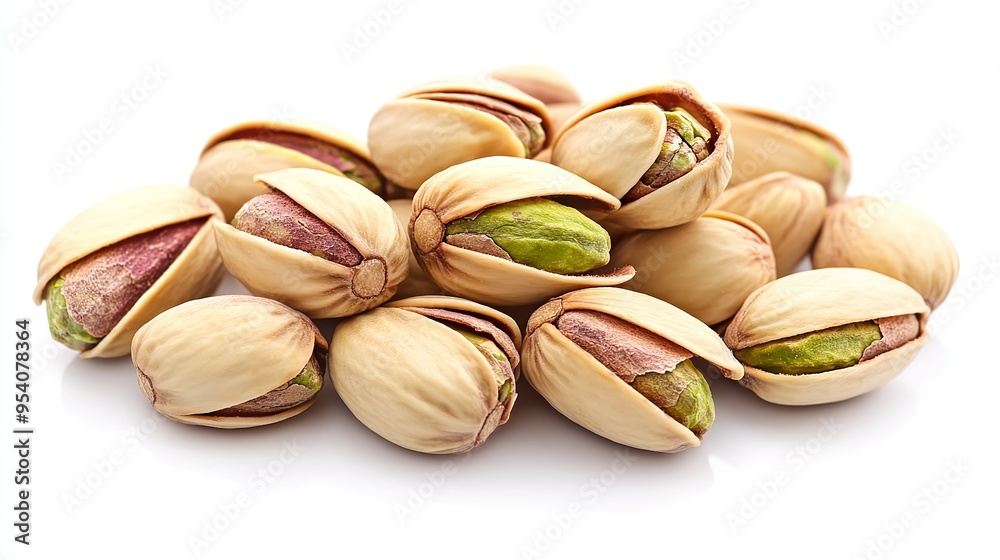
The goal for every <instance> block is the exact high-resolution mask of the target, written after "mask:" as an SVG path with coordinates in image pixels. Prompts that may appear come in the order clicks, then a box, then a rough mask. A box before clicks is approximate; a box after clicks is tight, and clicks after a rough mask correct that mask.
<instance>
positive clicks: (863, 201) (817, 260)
mask: <svg viewBox="0 0 1000 560" xmlns="http://www.w3.org/2000/svg"><path fill="white" fill-rule="evenodd" d="M812 260H813V266H814V267H816V268H828V267H834V266H850V267H856V268H867V269H868V270H874V271H875V272H881V273H882V274H885V275H886V276H889V277H892V278H895V279H896V280H901V281H903V282H905V283H906V284H909V285H910V286H912V287H913V289H914V290H916V291H917V292H919V293H920V295H922V296H923V298H924V301H926V302H927V305H928V306H929V307H930V308H931V309H934V308H936V307H937V306H939V305H941V303H942V302H943V301H944V300H945V298H947V297H948V292H950V291H951V287H952V285H954V284H955V279H956V278H957V277H958V253H957V252H956V251H955V246H954V245H953V244H952V242H951V239H950V238H949V237H948V234H947V233H945V231H944V230H943V229H941V226H939V225H938V224H937V222H935V221H934V220H933V219H931V218H930V216H928V215H927V214H924V213H923V212H921V211H920V210H917V209H916V208H914V207H912V206H910V205H908V204H906V203H905V202H901V201H899V200H894V199H888V198H879V197H873V196H858V197H851V198H845V199H842V200H841V201H840V202H838V203H836V204H834V205H832V206H830V207H829V208H827V209H826V219H825V220H824V221H823V229H822V231H821V232H820V235H819V239H817V240H816V245H815V247H813V253H812Z"/></svg>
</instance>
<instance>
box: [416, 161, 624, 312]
mask: <svg viewBox="0 0 1000 560" xmlns="http://www.w3.org/2000/svg"><path fill="white" fill-rule="evenodd" d="M535 198H548V199H555V200H557V201H559V202H566V203H567V204H570V205H575V206H577V207H580V208H581V209H584V210H585V211H586V210H595V211H597V212H606V211H609V210H611V209H614V208H615V207H617V204H618V202H617V200H616V199H615V198H614V197H612V196H610V195H608V194H607V193H605V192H604V191H602V190H601V189H599V188H597V187H595V186H594V185H591V184H590V183H588V182H587V181H585V180H583V179H581V178H579V177H577V176H575V175H573V174H572V173H569V172H567V171H565V170H562V169H560V168H558V167H556V166H554V165H551V164H547V163H543V162H539V161H533V160H527V159H521V158H513V157H502V156H494V157H488V158H482V159H478V160H475V161H470V162H466V163H463V164H460V165H456V166H453V167H451V168H449V169H447V170H445V171H442V172H441V173H438V174H436V175H435V176H434V177H432V178H431V179H429V180H428V181H427V182H426V183H424V185H423V186H422V187H421V188H420V190H418V191H417V194H416V196H415V197H414V199H413V214H412V216H411V218H410V224H409V230H410V235H411V239H412V245H413V251H414V254H415V255H416V257H417V260H418V261H419V262H420V265H421V267H422V268H423V269H424V271H425V272H426V273H427V274H428V276H430V277H431V278H432V279H433V280H434V281H435V282H436V283H437V284H439V285H440V286H441V287H442V288H444V289H445V290H447V291H448V292H450V293H453V294H456V295H459V296H461V297H467V298H470V299H474V300H476V301H480V302H483V303H487V304H492V305H505V306H516V305H527V304H536V303H539V302H541V301H544V300H545V299H546V298H548V297H552V296H553V295H556V294H559V293H563V292H566V291H568V290H573V289H576V288H581V287H588V286H610V285H615V284H620V283H622V282H624V281H626V280H628V279H629V278H631V277H632V275H633V273H634V269H632V268H631V267H622V268H620V269H618V270H615V271H613V272H610V273H608V274H602V275H591V274H572V275H570V274H557V273H554V272H548V271H546V270H541V269H538V268H533V267H531V266H527V265H524V264H520V263H518V262H514V261H513V260H505V259H504V258H500V257H497V256H494V255H490V254H485V253H482V252H477V251H473V250H470V249H468V248H464V247H460V246H456V245H453V244H451V243H448V242H446V240H445V234H446V225H447V224H449V223H451V222H453V221H455V220H459V219H462V218H466V217H474V216H476V215H477V214H479V213H480V212H481V211H483V210H484V209H486V208H489V207H492V206H497V205H500V204H504V203H508V202H512V201H519V200H526V199H535ZM595 226H596V224H595ZM597 229H598V230H600V228H599V227H597ZM497 286H502V287H503V289H497Z"/></svg>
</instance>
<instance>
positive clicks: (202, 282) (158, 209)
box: [33, 185, 224, 358]
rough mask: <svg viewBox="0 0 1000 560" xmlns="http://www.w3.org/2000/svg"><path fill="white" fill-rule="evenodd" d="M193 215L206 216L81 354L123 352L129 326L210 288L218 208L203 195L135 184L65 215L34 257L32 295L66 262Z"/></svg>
mask: <svg viewBox="0 0 1000 560" xmlns="http://www.w3.org/2000/svg"><path fill="white" fill-rule="evenodd" d="M197 218H208V220H207V222H206V223H205V224H204V225H203V226H202V228H201V231H199V232H198V233H197V234H195V236H194V238H193V239H192V240H191V242H190V243H188V245H187V247H186V248H185V249H184V250H183V251H182V252H181V254H180V255H178V257H177V258H176V259H175V260H174V262H173V263H172V264H171V265H170V268H168V269H167V270H166V272H164V273H163V275H162V276H160V278H159V279H158V280H157V281H156V282H155V283H154V284H153V285H152V286H151V287H150V288H149V289H148V290H146V292H145V293H144V294H143V295H142V296H141V297H140V298H139V299H138V301H136V302H135V304H134V305H133V306H132V308H131V309H130V310H129V312H128V313H126V315H125V316H124V317H122V319H121V320H120V321H119V322H118V324H117V325H116V326H115V327H114V328H113V329H112V330H111V332H109V333H108V335H107V336H105V337H104V338H103V339H101V341H100V342H99V343H98V344H97V346H95V347H93V348H91V349H90V350H85V351H83V352H81V353H80V356H81V357H83V358H95V357H100V358H110V357H117V356H124V355H126V354H128V352H129V344H130V343H131V341H132V336H133V335H134V334H135V331H136V330H137V329H138V328H139V327H141V326H142V325H144V324H145V323H146V322H148V321H149V320H150V319H152V318H153V317H155V316H156V315H157V314H158V313H160V312H161V311H164V310H166V309H169V308H171V307H173V306H175V305H177V304H180V303H183V302H185V301H188V300H190V299H194V298H199V297H204V296H207V295H209V294H211V293H212V292H214V291H215V288H216V287H217V286H218V285H219V282H221V281H222V275H223V272H224V270H223V268H222V261H221V259H220V258H219V252H218V249H217V248H216V245H215V236H214V235H213V234H212V225H211V222H216V221H218V220H220V219H221V218H222V212H221V211H220V210H219V207H218V206H216V205H215V203H214V202H212V201H211V200H210V199H209V198H208V197H205V196H203V195H201V194H200V193H198V192H196V191H194V190H192V189H190V188H188V187H183V186H175V185H154V186H147V187H139V188H136V189H132V190H128V191H125V192H123V193H121V194H118V195H116V196H113V197H111V198H109V199H107V200H105V201H103V202H101V203H99V204H97V205H95V206H93V207H91V208H89V209H87V210H84V211H83V212H81V213H80V214H78V215H77V216H75V217H74V218H73V219H72V220H70V221H69V222H68V223H67V224H66V225H65V226H63V228H62V229H60V230H59V231H58V232H57V233H56V235H55V236H54V237H53V238H52V240H51V241H50V242H49V245H48V247H46V249H45V252H44V253H42V257H41V259H40V260H39V263H38V283H37V284H36V285H35V291H34V293H33V299H34V301H35V304H36V305H37V304H40V303H41V302H42V300H43V299H44V297H45V288H46V286H47V285H48V283H49V281H51V280H52V279H53V278H55V277H56V276H57V275H58V274H59V273H60V272H61V271H62V269H64V268H66V266H67V265H69V264H71V263H73V262H76V261H78V260H80V259H82V258H84V257H86V256H87V255H90V254H91V253H93V252H95V251H97V250H98V249H101V248H104V247H107V246H109V245H113V244H115V243H117V242H119V241H122V240H125V239H128V238H130V237H133V236H136V235H139V234H141V233H146V232H149V231H153V230H155V229H159V228H161V227H164V226H168V225H172V224H179V223H182V222H186V221H189V220H193V219H197Z"/></svg>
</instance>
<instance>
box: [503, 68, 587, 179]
mask: <svg viewBox="0 0 1000 560" xmlns="http://www.w3.org/2000/svg"><path fill="white" fill-rule="evenodd" d="M489 77H490V78H493V79H496V80H500V81H501V82H506V83H508V84H510V85H512V86H514V87H516V88H517V89H519V90H521V91H523V92H524V93H527V94H528V95H530V96H532V97H534V98H535V99H537V100H539V101H541V102H542V103H544V104H545V108H546V109H548V112H549V117H550V118H551V120H552V130H559V129H560V128H562V125H563V123H565V122H566V121H567V120H568V119H569V117H571V116H572V115H573V113H575V112H576V111H577V110H578V109H579V108H580V103H581V100H580V94H579V92H577V91H576V88H575V87H573V84H572V83H571V82H570V80H569V78H567V77H566V76H565V75H563V74H562V73H561V72H559V71H558V70H556V69H554V68H549V67H548V66H542V65H540V64H524V65H520V66H507V67H505V68H499V69H497V70H494V71H492V72H490V73H489ZM548 152H550V150H546V153H548ZM542 157H543V154H541V153H539V154H536V155H535V156H533V158H534V159H541V158H542ZM542 161H548V159H543V160H542Z"/></svg>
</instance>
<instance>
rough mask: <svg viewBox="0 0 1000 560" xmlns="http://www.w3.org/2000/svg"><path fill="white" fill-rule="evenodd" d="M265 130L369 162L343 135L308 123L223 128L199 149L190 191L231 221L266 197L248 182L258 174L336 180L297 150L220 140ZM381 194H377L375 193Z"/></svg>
mask: <svg viewBox="0 0 1000 560" xmlns="http://www.w3.org/2000/svg"><path fill="white" fill-rule="evenodd" d="M256 128H266V129H270V130H274V131H281V132H293V133H297V134H303V135H306V136H309V137H312V138H316V139H317V140H320V141H323V142H325V143H328V144H331V145H334V146H338V147H340V148H342V149H344V150H345V151H347V152H350V153H352V154H354V155H355V156H356V157H357V158H359V159H360V160H363V161H365V162H368V164H369V165H371V166H372V167H373V168H374V167H375V165H374V163H371V155H370V154H369V153H368V148H367V147H366V146H365V145H364V144H363V143H362V142H361V141H359V140H357V139H356V138H354V137H352V136H350V135H349V134H347V133H345V132H342V131H340V130H336V129H334V128H331V127H329V126H326V125H323V124H320V123H314V122H309V121H300V120H292V121H250V122H245V123H240V124H238V125H235V126H232V127H229V128H227V129H225V130H223V131H221V132H219V133H218V134H216V135H215V136H213V137H212V138H211V139H210V140H209V141H208V142H207V143H206V144H205V148H204V149H203V150H202V154H201V158H200V159H199V161H198V165H196V166H195V169H194V172H193V173H192V174H191V179H190V183H191V187H192V188H194V189H195V190H197V191H199V192H201V193H203V194H205V195H206V196H208V197H210V198H211V199H212V200H214V201H215V202H216V203H217V204H218V205H219V207H220V208H222V211H223V213H224V214H225V216H226V221H229V220H232V219H233V216H234V215H235V214H236V211H237V210H239V209H240V207H241V206H243V204H244V203H246V201H248V200H250V199H251V198H253V197H255V196H257V195H260V194H265V193H267V192H268V191H267V189H266V188H265V187H263V186H262V185H260V184H258V183H257V182H256V181H254V177H255V176H256V175H259V174H261V173H268V172H271V171H279V170H281V169H287V168H290V167H308V168H310V169H319V170H321V171H326V172H327V173H333V174H334V175H342V173H341V172H340V171H338V170H337V169H336V168H335V167H333V166H331V165H330V164H328V163H325V162H323V161H320V160H318V159H316V158H313V157H312V156H309V155H306V154H304V153H302V152H299V151H297V150H294V149H291V148H286V147H283V146H279V145H277V144H271V143H268V142H262V141H259V140H249V139H239V140H225V139H226V138H229V137H231V136H233V135H234V134H237V133H239V132H240V131H243V130H249V129H256ZM376 194H381V193H376Z"/></svg>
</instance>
